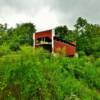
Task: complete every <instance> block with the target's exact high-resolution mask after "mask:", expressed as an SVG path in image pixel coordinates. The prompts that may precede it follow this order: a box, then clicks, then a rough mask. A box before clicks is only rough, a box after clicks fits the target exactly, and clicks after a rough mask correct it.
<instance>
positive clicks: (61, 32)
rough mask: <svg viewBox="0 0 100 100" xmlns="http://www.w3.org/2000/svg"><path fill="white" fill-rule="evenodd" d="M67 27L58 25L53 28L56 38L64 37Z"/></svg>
mask: <svg viewBox="0 0 100 100" xmlns="http://www.w3.org/2000/svg"><path fill="white" fill-rule="evenodd" d="M67 32H68V28H67V26H65V25H64V26H58V27H56V28H55V35H56V37H58V38H61V39H64V37H65V36H66V35H67Z"/></svg>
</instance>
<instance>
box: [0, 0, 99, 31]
mask: <svg viewBox="0 0 100 100" xmlns="http://www.w3.org/2000/svg"><path fill="white" fill-rule="evenodd" d="M78 17H83V18H86V19H87V20H88V21H89V22H91V23H96V24H99V23H100V0H0V23H8V25H9V26H10V27H11V26H15V24H16V23H23V22H32V23H34V24H35V25H36V28H37V29H38V31H40V30H44V29H49V28H53V27H55V26H58V25H67V26H68V27H69V28H72V26H73V25H74V24H75V21H76V19H77V18H78Z"/></svg>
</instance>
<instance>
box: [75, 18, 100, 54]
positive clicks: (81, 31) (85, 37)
mask: <svg viewBox="0 0 100 100" xmlns="http://www.w3.org/2000/svg"><path fill="white" fill-rule="evenodd" d="M75 31H76V32H77V33H78V37H77V50H78V51H83V52H85V54H86V55H96V53H97V52H98V51H99V48H100V46H99V45H100V42H99V40H100V26H99V25H93V24H90V23H88V22H87V20H86V19H83V18H81V17H79V18H78V20H77V22H76V24H75ZM99 55H100V54H99Z"/></svg>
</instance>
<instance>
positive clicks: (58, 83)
mask: <svg viewBox="0 0 100 100" xmlns="http://www.w3.org/2000/svg"><path fill="white" fill-rule="evenodd" d="M93 60H94V62H93ZM99 60H100V59H97V60H95V59H92V58H88V57H85V56H84V57H82V58H67V57H62V56H60V55H56V56H53V55H52V54H50V53H48V52H47V51H44V50H43V49H41V48H40V49H33V48H31V47H29V46H23V47H21V50H20V51H18V52H17V53H16V52H15V53H10V54H7V55H5V56H2V57H0V100H100V93H99V90H100V71H99V70H100V62H99Z"/></svg>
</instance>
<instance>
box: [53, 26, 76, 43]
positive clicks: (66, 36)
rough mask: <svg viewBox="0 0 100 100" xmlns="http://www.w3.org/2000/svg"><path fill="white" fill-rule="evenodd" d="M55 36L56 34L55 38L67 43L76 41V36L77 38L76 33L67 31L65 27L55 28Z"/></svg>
mask: <svg viewBox="0 0 100 100" xmlns="http://www.w3.org/2000/svg"><path fill="white" fill-rule="evenodd" d="M55 34H56V37H58V38H60V39H62V40H65V41H69V42H73V41H76V36H77V35H76V32H74V31H72V30H69V29H68V28H67V26H58V27H56V29H55Z"/></svg>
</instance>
